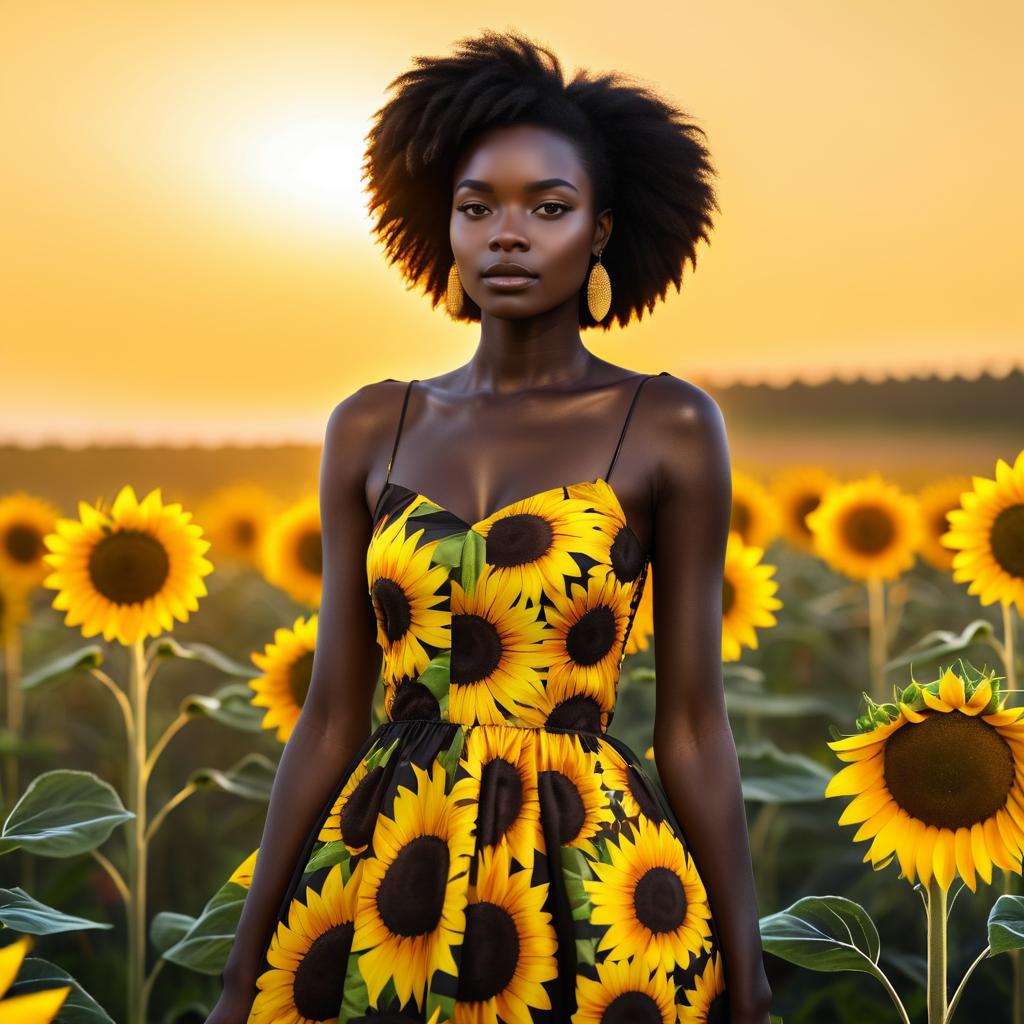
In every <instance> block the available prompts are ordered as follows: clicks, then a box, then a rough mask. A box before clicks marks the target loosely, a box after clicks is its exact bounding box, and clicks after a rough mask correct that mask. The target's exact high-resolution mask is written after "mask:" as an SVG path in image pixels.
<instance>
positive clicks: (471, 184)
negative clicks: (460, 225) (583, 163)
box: [455, 178, 579, 192]
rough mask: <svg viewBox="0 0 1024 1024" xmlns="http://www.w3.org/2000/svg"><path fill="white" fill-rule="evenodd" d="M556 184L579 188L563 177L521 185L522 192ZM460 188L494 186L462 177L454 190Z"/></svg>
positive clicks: (488, 188) (487, 188)
mask: <svg viewBox="0 0 1024 1024" xmlns="http://www.w3.org/2000/svg"><path fill="white" fill-rule="evenodd" d="M556 185H565V186H566V188H571V189H572V190H573V192H579V189H578V188H577V187H576V186H575V185H574V184H573V183H572V182H571V181H566V180H565V178H544V179H543V180H542V181H528V182H527V183H526V184H525V185H524V186H523V191H524V192H543V191H544V190H545V189H548V188H554V187H555V186H556ZM460 188H471V189H475V190H476V191H477V192H493V191H494V186H493V185H491V184H490V183H489V182H486V181H478V180H477V179H476V178H463V179H462V181H460V182H459V183H458V185H456V186H455V191H456V192H458V190H459V189H460Z"/></svg>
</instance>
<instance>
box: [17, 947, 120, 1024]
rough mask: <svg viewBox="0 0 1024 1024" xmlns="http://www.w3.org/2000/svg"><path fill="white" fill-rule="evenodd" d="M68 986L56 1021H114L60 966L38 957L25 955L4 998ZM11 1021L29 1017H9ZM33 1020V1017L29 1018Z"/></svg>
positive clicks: (79, 1023) (93, 1023) (68, 1023)
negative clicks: (69, 987)
mask: <svg viewBox="0 0 1024 1024" xmlns="http://www.w3.org/2000/svg"><path fill="white" fill-rule="evenodd" d="M65 985H70V986H71V991H70V992H69V993H68V994H67V998H65V1000H64V1002H63V1003H61V1007H60V1010H59V1011H58V1013H57V1016H56V1017H54V1018H53V1019H54V1021H55V1024H114V1020H113V1018H112V1017H110V1016H109V1014H108V1013H107V1012H106V1010H104V1009H103V1007H102V1006H100V1004H99V1003H97V1002H96V1000H95V999H93V997H92V996H91V995H89V993H88V992H86V991H85V989H83V988H82V986H81V985H79V984H78V982H77V981H75V979H74V978H72V977H71V975H70V974H68V972H67V971H65V970H64V969H63V968H60V967H57V966H56V964H51V963H49V962H48V961H46V960H40V959H39V958H38V957H32V956H29V957H25V959H24V960H22V962H21V969H20V970H19V971H18V977H17V978H16V979H15V981H14V984H13V985H11V987H10V988H9V989H8V990H7V991H6V992H5V993H3V998H4V1001H5V1002H6V1000H8V999H14V998H15V997H17V996H25V995H28V994H29V993H31V992H42V991H44V990H46V989H51V988H62V987H63V986H65ZM11 1019H12V1020H21V1019H24V1020H25V1021H26V1022H27V1021H28V1020H29V1018H28V1017H27V1016H26V1017H25V1018H19V1017H12V1018H11ZM32 1019H33V1020H34V1019H35V1018H32Z"/></svg>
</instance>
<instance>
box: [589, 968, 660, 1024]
mask: <svg viewBox="0 0 1024 1024" xmlns="http://www.w3.org/2000/svg"><path fill="white" fill-rule="evenodd" d="M594 968H595V969H596V971H597V980H596V981H594V980H593V979H591V978H588V977H587V976H586V975H583V974H581V975H579V976H578V978H577V981H576V984H577V1010H576V1012H575V1013H574V1014H573V1017H572V1020H573V1024H604V1022H605V1021H612V1020H621V1021H628V1020H642V1021H650V1022H651V1024H654V1022H656V1021H661V1024H676V1013H675V985H674V984H673V982H672V978H671V976H670V975H669V974H667V973H666V972H664V971H661V970H657V971H654V973H653V975H652V973H651V971H650V970H649V968H648V967H647V965H646V964H645V963H644V962H643V960H642V959H641V958H640V957H634V958H633V959H632V960H605V961H604V962H603V963H599V964H594ZM619 1000H621V1001H619ZM617 1001H618V1002H617ZM613 1003H615V1004H616V1005H615V1006H612V1004H613Z"/></svg>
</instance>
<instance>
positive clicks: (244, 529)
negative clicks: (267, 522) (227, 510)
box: [232, 519, 256, 548]
mask: <svg viewBox="0 0 1024 1024" xmlns="http://www.w3.org/2000/svg"><path fill="white" fill-rule="evenodd" d="M232 532H233V533H234V537H235V543H236V544H237V545H238V546H239V547H240V548H250V547H252V543H253V541H254V540H255V539H256V524H255V523H254V522H253V521H252V520H251V519H236V520H235V523H234V529H233V531H232Z"/></svg>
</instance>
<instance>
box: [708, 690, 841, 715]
mask: <svg viewBox="0 0 1024 1024" xmlns="http://www.w3.org/2000/svg"><path fill="white" fill-rule="evenodd" d="M725 703H726V706H727V707H728V709H729V713H730V714H732V715H753V716H755V717H759V718H796V717H805V716H810V715H820V716H823V717H825V718H837V717H839V715H840V709H839V708H838V706H837V705H836V703H835V701H831V700H825V699H824V698H822V697H812V696H804V695H802V694H795V693H794V694H790V693H775V694H771V693H764V694H759V693H754V694H750V693H733V692H730V691H729V690H728V689H727V690H726V691H725Z"/></svg>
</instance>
